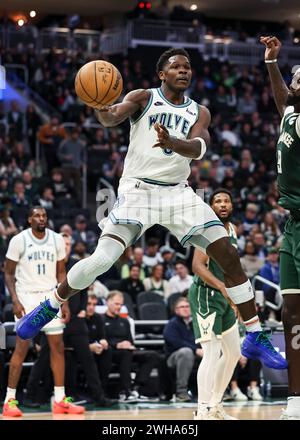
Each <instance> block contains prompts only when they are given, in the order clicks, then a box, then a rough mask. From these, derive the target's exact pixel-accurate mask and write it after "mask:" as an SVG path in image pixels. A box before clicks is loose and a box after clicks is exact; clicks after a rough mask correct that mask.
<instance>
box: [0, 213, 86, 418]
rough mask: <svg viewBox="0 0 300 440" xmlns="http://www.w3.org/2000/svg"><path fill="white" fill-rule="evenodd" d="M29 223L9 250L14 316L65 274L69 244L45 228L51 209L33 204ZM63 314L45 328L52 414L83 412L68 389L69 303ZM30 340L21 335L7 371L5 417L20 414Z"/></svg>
mask: <svg viewBox="0 0 300 440" xmlns="http://www.w3.org/2000/svg"><path fill="white" fill-rule="evenodd" d="M28 222H29V224H30V228H28V229H25V230H24V231H22V232H20V233H19V234H18V235H15V236H14V237H13V238H12V239H11V241H10V242H9V246H8V250H7V253H6V265H5V282H6V285H7V287H8V290H9V293H10V295H11V298H12V304H13V312H14V314H15V319H16V320H18V319H20V318H21V317H22V316H23V315H25V313H28V312H31V310H33V309H34V308H35V307H36V306H37V305H39V304H40V303H41V302H43V301H45V299H46V298H49V297H50V294H51V292H52V291H53V290H54V289H55V288H56V287H57V284H58V283H59V282H62V281H63V279H64V278H65V275H66V272H65V262H64V258H65V253H66V252H65V243H64V240H63V238H62V236H61V235H59V234H57V233H56V232H54V231H52V230H50V229H48V228H46V225H47V213H46V211H45V209H44V208H42V207H34V208H32V209H31V210H30V212H29V216H28ZM61 312H62V314H61V315H60V316H62V319H60V318H59V317H57V319H54V320H53V321H51V322H49V324H47V325H46V326H45V327H44V328H43V331H44V332H45V334H46V335H47V339H48V343H49V347H50V359H51V368H52V372H53V377H54V402H53V412H54V413H56V414H57V413H60V414H61V413H72V414H75V413H76V414H80V413H82V412H84V408H83V407H79V406H76V405H73V404H72V403H71V402H70V398H66V396H65V388H64V372H65V358H64V343H63V329H64V322H67V320H68V317H69V310H68V306H67V303H65V305H64V306H63V308H62V310H61ZM28 348H29V341H24V340H22V339H21V338H19V337H18V336H17V338H16V347H15V350H14V352H13V355H12V358H11V361H10V364H9V375H8V388H7V393H6V398H5V402H4V406H3V416H8V417H19V416H22V411H21V410H20V409H19V408H18V402H17V400H16V388H17V385H18V382H19V378H20V375H21V371H22V364H23V362H24V359H25V357H26V355H27V352H28Z"/></svg>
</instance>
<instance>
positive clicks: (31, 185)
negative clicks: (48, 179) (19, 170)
mask: <svg viewBox="0 0 300 440" xmlns="http://www.w3.org/2000/svg"><path fill="white" fill-rule="evenodd" d="M23 183H24V187H25V196H26V199H27V200H28V201H29V203H32V202H33V200H34V198H35V196H36V194H37V192H38V185H37V183H36V181H34V180H33V177H32V174H31V172H30V171H27V170H26V171H24V172H23Z"/></svg>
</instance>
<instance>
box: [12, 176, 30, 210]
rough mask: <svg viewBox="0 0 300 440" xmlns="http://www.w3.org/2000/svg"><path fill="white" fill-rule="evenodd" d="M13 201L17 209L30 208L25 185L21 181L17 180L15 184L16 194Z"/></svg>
mask: <svg viewBox="0 0 300 440" xmlns="http://www.w3.org/2000/svg"><path fill="white" fill-rule="evenodd" d="M11 201H12V204H13V206H15V207H20V208H21V207H22V208H26V207H28V206H29V202H28V200H27V198H26V195H25V186H24V183H23V182H21V181H20V180H17V181H16V182H15V184H14V193H13V196H12V199H11Z"/></svg>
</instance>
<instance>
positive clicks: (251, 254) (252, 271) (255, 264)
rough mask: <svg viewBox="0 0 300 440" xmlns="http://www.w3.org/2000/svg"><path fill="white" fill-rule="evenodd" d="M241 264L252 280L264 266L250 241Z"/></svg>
mask: <svg viewBox="0 0 300 440" xmlns="http://www.w3.org/2000/svg"><path fill="white" fill-rule="evenodd" d="M241 264H242V268H243V269H244V271H245V273H246V275H247V276H248V277H249V278H252V277H253V276H254V275H256V274H257V273H258V271H259V270H260V269H261V267H262V266H263V264H264V262H263V261H262V260H261V258H259V256H258V255H257V254H256V250H255V246H254V244H253V241H248V242H247V243H246V246H245V253H244V255H243V256H242V258H241Z"/></svg>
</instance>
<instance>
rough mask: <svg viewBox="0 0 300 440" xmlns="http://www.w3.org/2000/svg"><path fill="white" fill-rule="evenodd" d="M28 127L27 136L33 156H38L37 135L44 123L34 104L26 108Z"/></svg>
mask: <svg viewBox="0 0 300 440" xmlns="http://www.w3.org/2000/svg"><path fill="white" fill-rule="evenodd" d="M25 117H26V127H27V136H28V141H29V146H30V153H31V156H32V157H35V156H36V135H37V132H38V129H39V127H40V125H41V123H42V120H41V118H40V116H39V115H38V113H37V112H36V109H35V107H34V106H33V105H31V104H29V105H28V106H27V108H26V115H25Z"/></svg>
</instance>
